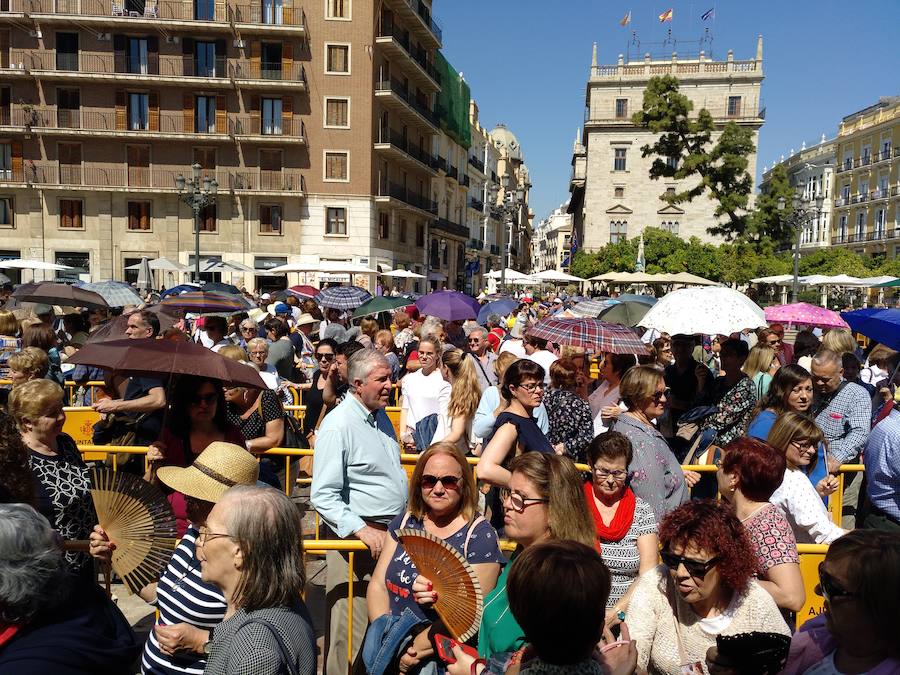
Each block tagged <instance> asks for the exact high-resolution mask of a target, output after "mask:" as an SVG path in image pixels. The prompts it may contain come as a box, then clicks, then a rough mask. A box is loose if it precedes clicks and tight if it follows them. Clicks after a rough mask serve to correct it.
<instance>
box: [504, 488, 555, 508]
mask: <svg viewBox="0 0 900 675" xmlns="http://www.w3.org/2000/svg"><path fill="white" fill-rule="evenodd" d="M507 499H508V500H509V505H510V506H512V508H513V511H515V512H516V513H524V512H525V509H526V508H528V507H529V506H531V505H532V504H549V503H550V500H549V499H540V498H538V497H526V496H525V495H523V494H521V493H520V492H513V491H512V490H510V489H509V488H501V489H500V503H501V504H503V503H505V502H506V500H507Z"/></svg>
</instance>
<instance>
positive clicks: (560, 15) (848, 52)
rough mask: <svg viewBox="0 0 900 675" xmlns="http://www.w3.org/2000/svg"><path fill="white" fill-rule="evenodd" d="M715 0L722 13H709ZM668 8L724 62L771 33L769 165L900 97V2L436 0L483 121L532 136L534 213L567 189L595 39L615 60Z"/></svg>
mask: <svg viewBox="0 0 900 675" xmlns="http://www.w3.org/2000/svg"><path fill="white" fill-rule="evenodd" d="M713 6H715V21H711V22H708V23H703V22H701V21H700V16H701V15H702V14H703V13H704V12H705V11H706V10H708V9H710V8H712V7H713ZM670 7H671V8H673V9H674V17H673V18H674V20H673V23H672V35H673V37H674V38H675V39H676V40H694V41H696V40H698V38H699V37H700V36H701V35H702V33H703V27H704V26H709V27H710V29H711V32H712V35H713V55H714V57H715V58H716V59H724V58H725V54H726V52H727V51H728V50H729V49H732V50H734V57H735V59H750V58H753V57H754V54H755V52H756V36H757V35H758V34H762V36H763V69H764V72H765V76H766V77H765V80H764V81H763V84H762V99H763V102H764V105H765V107H766V110H767V112H766V123H765V124H764V125H763V127H762V129H761V131H760V139H759V152H758V156H759V159H758V164H759V171H762V167H763V166H764V165H769V166H771V164H772V163H773V161H775V160H777V159H778V157H779V156H780V155H781V154H785V155H787V154H788V152H789V151H790V149H791V148H795V149H799V148H800V144H801V143H802V142H803V141H806V142H807V144H808V145H809V144H811V143H814V142H818V140H819V138H820V137H821V135H822V134H823V133H825V134H826V135H827V136H828V137H829V138H830V137H832V136H834V135H835V134H836V133H837V127H838V124H839V122H840V120H841V118H842V117H843V116H845V115H848V114H850V113H852V112H855V111H856V110H859V109H861V108H864V107H866V106H868V105H870V104H872V103H874V102H876V101H877V99H878V97H879V96H889V95H900V74H898V72H900V71H898V70H897V65H898V63H900V46H898V45H900V35H898V32H897V28H898V26H900V0H857V1H856V2H852V3H851V2H838V1H837V0H818V1H816V2H812V1H809V0H778V1H777V2H776V1H773V0H756V1H751V0H729V1H727V2H723V1H722V0H719V1H718V2H714V1H713V0H709V1H707V0H691V1H690V2H681V1H680V0H675V1H674V2H673V1H671V0H653V2H648V1H647V0H643V1H633V2H628V1H626V0H622V1H618V0H617V1H616V2H609V1H608V0H593V1H588V0H550V1H549V2H548V1H547V0H541V1H538V0H434V8H435V16H436V18H437V20H438V21H439V22H440V24H441V25H442V27H443V31H444V49H443V51H444V55H445V56H446V57H447V59H448V60H449V61H450V63H451V64H452V65H453V66H454V67H455V68H456V69H457V70H459V71H461V72H462V73H463V75H464V76H465V78H466V80H467V81H468V82H469V84H470V85H471V88H472V97H473V98H474V99H475V100H476V101H477V103H478V107H479V115H480V119H481V123H482V124H483V125H484V126H486V127H487V128H488V129H491V128H493V126H494V125H495V124H496V123H497V122H504V123H505V124H506V125H507V126H509V128H510V129H511V130H512V131H513V132H514V133H515V134H516V135H517V136H518V138H519V141H520V142H521V144H522V149H523V151H524V152H525V161H526V163H527V164H528V168H529V169H530V170H531V177H532V183H533V184H534V186H533V188H532V193H531V204H532V208H533V209H534V212H535V217H536V219H540V218H543V217H544V216H546V215H547V214H548V213H549V212H550V211H552V210H553V209H554V208H556V206H558V205H559V204H560V203H561V202H563V201H564V200H565V199H566V198H567V196H568V180H569V172H570V161H571V151H572V141H573V140H574V138H575V131H576V129H577V128H578V127H579V126H580V124H581V122H582V119H583V115H584V93H585V84H586V82H587V77H588V69H589V66H590V59H591V45H592V43H593V42H597V43H598V60H599V61H600V63H615V61H616V58H617V56H618V54H619V53H622V52H624V51H625V49H626V47H627V44H628V41H629V39H630V37H631V30H636V31H637V34H638V38H639V39H640V40H641V42H643V43H649V42H661V41H662V40H663V39H664V38H665V36H666V29H665V27H664V26H662V25H661V24H660V23H659V22H658V20H657V16H658V15H659V14H660V13H662V12H663V11H665V10H666V9H669V8H670ZM562 8H565V9H564V11H563V9H562ZM629 9H630V10H631V13H632V23H631V25H630V26H629V27H628V28H622V27H621V26H619V20H620V19H621V18H622V17H623V16H624V15H625V13H626V12H628V11H629ZM666 25H668V24H666ZM641 51H646V49H641ZM668 51H670V52H671V48H669V50H668ZM757 179H758V176H757Z"/></svg>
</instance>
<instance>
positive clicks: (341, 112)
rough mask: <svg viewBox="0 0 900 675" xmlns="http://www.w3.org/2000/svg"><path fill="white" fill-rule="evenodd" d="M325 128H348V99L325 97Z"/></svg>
mask: <svg viewBox="0 0 900 675" xmlns="http://www.w3.org/2000/svg"><path fill="white" fill-rule="evenodd" d="M325 126H326V127H328V128H329V129H349V128H350V97H346V98H336V97H333V96H326V97H325Z"/></svg>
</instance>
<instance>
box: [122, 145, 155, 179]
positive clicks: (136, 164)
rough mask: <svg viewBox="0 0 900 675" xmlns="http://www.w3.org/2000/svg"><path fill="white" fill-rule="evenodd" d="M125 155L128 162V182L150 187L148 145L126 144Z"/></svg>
mask: <svg viewBox="0 0 900 675" xmlns="http://www.w3.org/2000/svg"><path fill="white" fill-rule="evenodd" d="M125 157H126V160H127V164H128V184H129V185H134V186H136V187H150V146H149V145H127V146H125Z"/></svg>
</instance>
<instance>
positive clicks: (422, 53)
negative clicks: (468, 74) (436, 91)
mask: <svg viewBox="0 0 900 675" xmlns="http://www.w3.org/2000/svg"><path fill="white" fill-rule="evenodd" d="M378 37H390V38H393V39H394V40H396V41H397V43H398V44H399V45H400V46H401V47H403V51H405V52H406V54H407V56H409V58H411V59H412V60H414V61H415V62H416V63H417V64H418V65H419V67H420V68H421V69H422V70H423V71H425V74H426V75H428V77H430V78H431V79H432V80H433V81H434V82H435V83H436V84H437V85H438V86H440V85H441V75H440V73H439V72H438V71H437V69H435V67H434V66H433V65H432V64H431V63H429V62H428V52H427V51H426V50H424V49H422V48H421V47H419V46H418V45H416V46H415V47H413V46H412V43H411V42H410V39H409V31H408V30H405V29H403V28H400V27H399V26H397V25H395V24H394V23H392V22H384V23H383V24H382V25H381V26H380V28H379V30H378Z"/></svg>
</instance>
